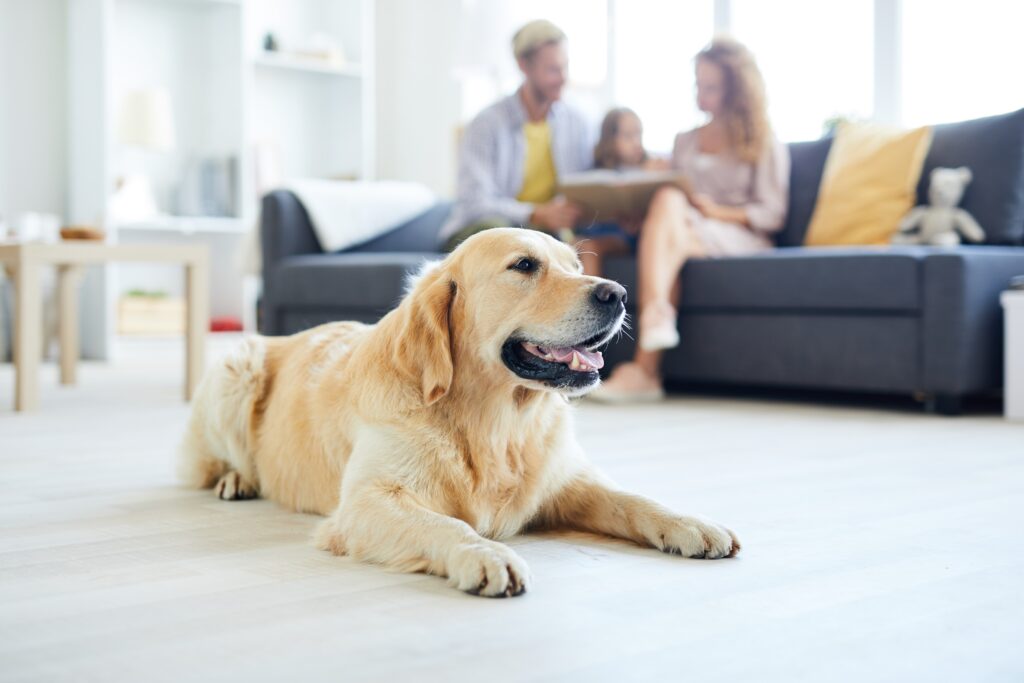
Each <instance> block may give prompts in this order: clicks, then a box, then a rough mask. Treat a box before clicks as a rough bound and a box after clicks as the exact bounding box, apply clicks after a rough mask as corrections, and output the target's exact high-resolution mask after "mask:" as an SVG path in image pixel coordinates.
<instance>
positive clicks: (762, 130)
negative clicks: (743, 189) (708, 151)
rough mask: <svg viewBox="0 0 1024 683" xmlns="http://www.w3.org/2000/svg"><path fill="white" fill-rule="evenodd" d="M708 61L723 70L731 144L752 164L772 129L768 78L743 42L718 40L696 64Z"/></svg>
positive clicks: (699, 53)
mask: <svg viewBox="0 0 1024 683" xmlns="http://www.w3.org/2000/svg"><path fill="white" fill-rule="evenodd" d="M702 60H704V61H707V62H709V63H711V64H715V65H717V66H718V67H719V68H720V69H721V70H722V76H723V83H722V85H723V90H724V92H723V100H722V110H723V111H722V113H721V114H720V116H721V117H722V118H723V119H724V121H725V125H726V129H727V130H728V131H729V141H730V144H731V145H732V149H733V151H734V152H735V153H736V155H737V156H738V157H739V158H741V159H743V160H744V161H748V162H750V163H756V162H757V160H758V159H760V158H761V154H762V153H763V152H764V150H765V147H767V145H768V139H769V136H770V134H771V128H770V126H769V124H768V112H767V103H766V98H765V91H764V78H763V77H762V76H761V71H760V69H758V68H757V62H755V61H754V55H753V54H752V53H751V52H750V50H748V49H747V48H746V47H745V46H744V45H743V44H741V43H740V42H738V41H736V40H734V39H732V38H729V37H724V36H721V37H717V38H715V39H714V40H712V41H711V44H710V45H708V46H707V47H706V48H704V49H703V50H701V51H700V52H698V53H697V57H696V61H698V62H700V61H702Z"/></svg>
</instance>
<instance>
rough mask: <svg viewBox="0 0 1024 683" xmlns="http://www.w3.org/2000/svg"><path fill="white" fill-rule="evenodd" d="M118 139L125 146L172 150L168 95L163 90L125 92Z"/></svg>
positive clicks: (172, 127) (172, 122) (172, 139)
mask: <svg viewBox="0 0 1024 683" xmlns="http://www.w3.org/2000/svg"><path fill="white" fill-rule="evenodd" d="M118 138H120V140H121V143H122V144H125V145H136V146H138V147H145V148H147V149H153V150H158V151H161V152H166V151H169V150H171V149H173V148H174V112H173V110H172V109H171V96H170V95H169V94H168V92H167V91H166V90H164V89H163V88H145V89H142V90H130V91H128V92H127V93H125V96H124V99H123V100H122V102H121V120H120V126H119V129H118Z"/></svg>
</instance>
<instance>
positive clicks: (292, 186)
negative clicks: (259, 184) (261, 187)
mask: <svg viewBox="0 0 1024 683" xmlns="http://www.w3.org/2000/svg"><path fill="white" fill-rule="evenodd" d="M285 189H287V190H291V191H292V192H294V193H295V195H296V196H297V197H298V198H299V201H301V202H302V205H303V206H304V207H306V212H307V213H308V214H309V220H310V222H311V223H312V224H313V230H314V232H316V236H317V239H319V240H320V246H321V247H323V250H324V251H325V252H332V251H338V250H339V249H345V248H347V247H351V246H355V245H357V244H360V243H362V242H366V241H367V240H371V239H373V238H374V237H377V236H378V235H382V234H384V233H386V232H388V231H389V230H391V229H393V228H397V227H398V226H399V225H401V224H402V223H405V222H406V221H408V220H410V219H412V218H415V217H416V216H418V215H420V214H421V213H423V212H424V211H426V210H427V209H429V208H430V207H431V206H433V205H434V204H435V203H436V202H437V197H436V196H435V195H434V193H433V192H431V190H430V189H429V188H428V187H426V186H425V185H421V184H420V183H409V182H401V181H397V180H377V181H348V180H322V179H319V178H303V179H297V180H291V181H288V182H287V183H285Z"/></svg>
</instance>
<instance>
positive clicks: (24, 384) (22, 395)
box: [14, 255, 43, 411]
mask: <svg viewBox="0 0 1024 683" xmlns="http://www.w3.org/2000/svg"><path fill="white" fill-rule="evenodd" d="M14 288H15V295H14V298H15V304H14V374H15V380H14V409H15V410H18V411H24V410H35V409H36V408H38V407H39V356H40V354H41V351H42V340H41V339H40V335H41V334H42V332H43V302H42V289H41V287H40V284H39V264H37V263H36V262H35V260H34V259H32V258H31V257H28V256H24V255H23V256H22V258H21V259H20V260H19V261H18V263H17V265H16V266H15V274H14Z"/></svg>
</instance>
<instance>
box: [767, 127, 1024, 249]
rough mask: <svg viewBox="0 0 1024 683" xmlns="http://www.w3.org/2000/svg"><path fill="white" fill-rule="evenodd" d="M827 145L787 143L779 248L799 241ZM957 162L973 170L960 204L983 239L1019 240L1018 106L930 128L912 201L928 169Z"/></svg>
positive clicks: (924, 191) (924, 194)
mask: <svg viewBox="0 0 1024 683" xmlns="http://www.w3.org/2000/svg"><path fill="white" fill-rule="evenodd" d="M831 147H832V139H831V138H823V139H821V140H814V141H812V142H794V143H790V145H789V153H790V158H791V163H792V170H791V172H790V179H789V211H788V213H787V216H786V223H785V225H784V227H783V229H782V231H781V232H779V233H778V235H777V237H776V243H777V244H778V245H779V246H780V247H792V246H800V245H802V244H803V241H804V234H805V233H806V232H807V227H808V226H809V225H810V222H811V215H812V214H813V213H814V204H815V202H816V201H817V199H818V186H819V185H821V176H822V173H823V172H824V170H825V161H826V160H827V159H828V153H829V150H830V149H831ZM958 166H967V167H968V168H970V169H971V172H972V173H973V174H974V179H973V181H972V182H971V184H970V185H968V186H967V191H966V192H965V193H964V197H963V199H962V200H961V202H960V206H961V207H962V208H964V209H966V210H967V211H968V212H969V213H970V214H971V215H972V216H974V218H975V220H977V221H978V223H979V224H980V225H981V227H982V228H983V229H984V230H985V234H986V239H985V243H986V244H1013V245H1021V244H1024V109H1021V110H1019V111H1015V112H1011V113H1009V114H1002V115H1000V116H989V117H986V118H983V119H973V120H971V121H961V122H959V123H946V124H941V125H937V126H935V127H934V136H933V138H932V143H931V147H930V148H929V150H928V156H927V157H925V161H924V169H923V171H922V173H921V180H920V182H919V183H918V186H917V203H918V204H926V203H927V202H928V182H929V176H930V174H931V172H932V169H935V168H939V167H949V168H956V167H958Z"/></svg>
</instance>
